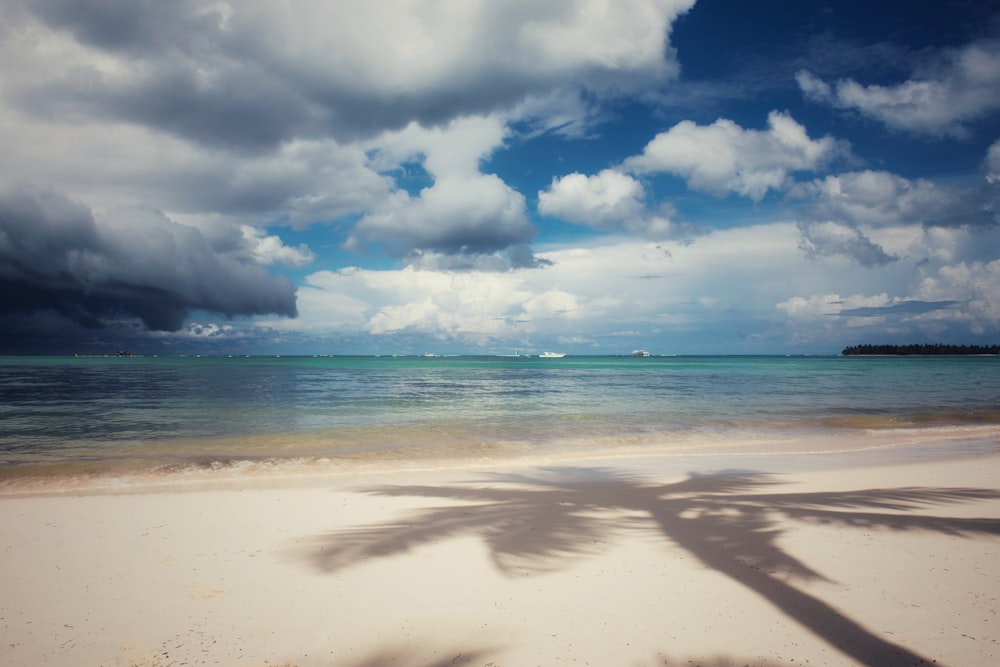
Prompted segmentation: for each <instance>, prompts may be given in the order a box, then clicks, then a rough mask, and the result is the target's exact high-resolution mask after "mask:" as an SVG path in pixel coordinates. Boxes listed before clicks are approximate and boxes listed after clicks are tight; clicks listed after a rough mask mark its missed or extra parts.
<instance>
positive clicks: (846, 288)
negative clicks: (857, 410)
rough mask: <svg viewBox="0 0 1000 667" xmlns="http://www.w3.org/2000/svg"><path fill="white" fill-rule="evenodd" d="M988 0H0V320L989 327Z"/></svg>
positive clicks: (141, 329)
mask: <svg viewBox="0 0 1000 667" xmlns="http://www.w3.org/2000/svg"><path fill="white" fill-rule="evenodd" d="M998 206H1000V8H998V7H997V5H996V3H995V2H991V1H981V2H977V1H975V0H940V1H936V2H923V1H920V0H880V2H855V1H853V0H829V1H828V2H822V1H816V2H802V1H801V0H761V1H760V2H744V1H742V0H697V1H695V0H575V1H571V0H548V1H546V2H537V1H536V0H437V1H431V0H379V1H378V2H351V1H348V0H339V1H333V2H330V1H326V0H288V1H287V2H280V3H279V2H273V1H272V0H230V1H225V0H204V1H203V0H175V1H172V2H160V1H159V0H0V353H3V354H22V353H31V354H39V353H53V354H67V353H69V354H72V353H79V354H102V353H106V352H109V351H114V350H117V349H127V350H130V351H133V352H135V353H139V354H163V355H167V354H394V353H396V354H420V353H424V352H432V353H437V354H510V353H514V352H519V353H521V354H537V353H539V352H542V351H554V352H563V353H567V354H628V353H629V352H631V351H632V350H634V349H640V348H641V349H646V350H649V351H650V352H652V353H653V354H836V353H838V352H839V351H840V350H841V349H842V348H843V347H845V346H848V345H856V344H862V343H925V342H932V343H965V344H987V343H988V344H995V343H997V342H998V341H1000V224H998V223H1000V208H998Z"/></svg>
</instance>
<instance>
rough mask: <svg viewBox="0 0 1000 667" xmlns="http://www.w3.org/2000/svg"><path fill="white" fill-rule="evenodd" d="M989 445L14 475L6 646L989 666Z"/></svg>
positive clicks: (143, 662) (3, 549) (71, 655)
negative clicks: (81, 477) (94, 482)
mask: <svg viewBox="0 0 1000 667" xmlns="http://www.w3.org/2000/svg"><path fill="white" fill-rule="evenodd" d="M976 443H978V444H977V446H975V447H972V446H971V444H972V443H969V444H970V447H969V448H968V449H967V450H965V451H964V453H961V454H959V455H957V456H952V457H951V458H950V459H949V458H948V457H947V456H945V454H944V453H943V452H942V446H943V449H945V450H948V449H952V450H953V449H954V446H953V445H954V441H951V442H949V441H940V442H936V443H935V441H934V440H933V439H929V440H926V441H925V442H922V443H920V444H917V445H912V444H911V445H907V446H904V447H902V448H898V447H897V448H895V449H894V448H892V447H889V448H869V449H856V450H854V451H847V452H842V453H835V454H806V455H802V454H798V455H797V454H787V453H776V454H772V455H767V456H762V455H754V454H750V455H746V454H739V453H732V452H729V453H715V454H711V455H706V456H700V457H685V456H676V457H669V456H668V457H657V456H640V457H630V456H620V457H612V458H607V457H605V458H601V457H591V458H590V459H587V458H580V459H576V460H573V461H566V460H562V461H560V460H551V461H547V460H533V461H530V462H527V463H525V462H522V461H512V460H509V461H505V462H503V463H502V464H497V463H495V462H494V463H492V464H489V465H483V466H482V467H478V468H477V467H461V466H456V467H452V468H424V469H415V468H413V469H403V468H399V467H382V468H381V469H377V468H371V469H368V470H365V471H358V472H356V473H352V474H343V475H334V476H326V477H302V476H298V477H295V476H293V477H291V478H289V479H288V480H285V481H283V482H281V483H277V482H278V480H276V479H274V478H270V479H265V480H264V483H260V484H257V483H254V482H253V480H251V479H249V478H245V477H244V478H243V479H242V480H241V482H242V483H241V484H236V485H231V484H228V483H224V484H219V483H217V482H218V480H216V482H215V483H212V484H208V485H205V486H201V487H200V488H199V487H198V485H191V484H176V485H173V486H171V485H166V486H161V487H158V488H153V487H144V489H143V490H142V492H136V491H135V490H133V491H130V492H127V493H120V492H118V491H114V490H112V491H103V492H87V493H71V492H67V493H62V494H47V495H46V494H35V495H23V496H10V495H8V496H5V497H0V525H3V526H4V531H3V534H2V537H0V567H2V568H3V571H4V572H7V573H8V581H7V582H6V583H5V589H6V590H5V595H4V596H3V599H2V600H0V626H2V627H3V629H4V630H3V631H4V641H5V647H4V649H5V650H4V651H3V652H0V665H10V666H11V667H14V665H18V666H20V665H26V664H46V665H53V666H56V667H59V666H62V665H65V666H66V667H70V666H73V667H77V666H79V665H85V666H94V667H112V666H118V665H129V666H138V667H167V665H181V664H184V663H185V662H186V663H188V664H220V665H231V666H236V665H250V666H251V667H263V666H264V665H289V666H294V667H319V666H320V665H324V666H328V665H338V666H344V667H373V666H379V667H381V666H388V665H403V666H404V667H437V666H439V665H451V664H466V665H476V666H479V667H485V666H486V665H493V666H499V665H503V666H505V667H507V666H511V665H529V664H531V665H534V664H545V665H549V664H561V663H573V662H576V663H577V664H587V663H588V662H589V664H594V665H619V664H621V665H633V664H635V665H653V664H657V665H663V664H668V665H680V664H688V661H691V662H693V663H694V664H701V665H716V666H717V667H721V666H722V665H729V664H740V665H743V664H747V665H761V666H763V665H769V666H773V665H791V664H801V663H804V662H808V663H809V664H812V665H843V664H911V663H913V662H915V661H917V662H919V660H926V661H927V662H931V661H936V662H937V664H951V665H974V666H975V665H990V664H995V663H996V661H997V659H998V657H1000V623H998V622H997V621H998V619H997V614H998V610H1000V575H998V574H997V572H996V563H997V562H998V559H1000V453H998V451H997V441H996V439H995V435H994V436H993V438H992V439H990V438H985V439H984V438H980V439H979V440H977V441H976ZM859 444H864V443H859ZM91 491H94V490H93V489H92V490H91ZM15 575H16V576H15Z"/></svg>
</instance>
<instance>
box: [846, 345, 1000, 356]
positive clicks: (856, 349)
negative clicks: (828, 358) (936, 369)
mask: <svg viewBox="0 0 1000 667" xmlns="http://www.w3.org/2000/svg"><path fill="white" fill-rule="evenodd" d="M841 354H842V355H844V356H845V357H852V356H853V357H857V356H864V355H900V356H904V355H925V356H935V355H963V354H965V355H978V354H1000V345H943V344H941V343H930V344H926V343H925V344H917V343H914V344H910V345H852V346H850V347H845V348H844V349H843V351H842V352H841Z"/></svg>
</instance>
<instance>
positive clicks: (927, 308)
mask: <svg viewBox="0 0 1000 667" xmlns="http://www.w3.org/2000/svg"><path fill="white" fill-rule="evenodd" d="M961 303H962V302H961V301H901V302H899V303H894V304H892V305H891V306H862V307H860V308H848V309H846V310H842V311H840V315H844V316H848V317H876V316H880V315H922V314H923V313H930V312H933V311H935V310H947V309H949V308H954V307H955V306H959V305H961Z"/></svg>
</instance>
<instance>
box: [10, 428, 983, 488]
mask: <svg viewBox="0 0 1000 667" xmlns="http://www.w3.org/2000/svg"><path fill="white" fill-rule="evenodd" d="M997 452H1000V426H998V425H975V426H973V425H963V426H953V425H951V426H948V425H941V426H930V427H927V426H923V427H910V426H901V427H896V428H881V429H844V430H835V429H829V430H815V431H810V432H807V433H804V432H792V433H789V434H785V435H783V436H782V435H780V433H779V432H778V431H772V432H769V433H759V434H756V435H755V436H753V437H744V438H743V439H732V438H720V439H718V440H715V441H710V440H708V439H707V438H706V439H696V440H692V441H688V442H685V441H680V442H673V441H672V442H664V443H661V444H658V445H657V444H652V443H651V442H642V441H640V442H639V443H638V444H636V443H631V444H629V443H616V444H614V445H604V446H600V445H597V446H595V445H593V444H591V445H588V446H583V447H580V446H577V447H565V446H564V447H552V448H548V449H547V448H538V447H533V446H532V444H531V443H518V444H515V445H513V446H512V445H511V444H510V443H507V444H505V445H502V446H491V445H489V444H479V445H474V446H468V447H464V448H460V449H456V450H455V453H454V454H449V455H446V456H442V455H441V454H440V453H439V452H438V450H437V449H434V450H427V449H423V448H420V447H417V448H412V449H394V450H393V449H390V450H373V451H370V452H354V453H348V454H343V455H339V456H338V455H317V456H280V457H273V456H267V455H262V454H257V455H254V456H242V457H241V456H238V455H236V454H234V455H233V456H231V457H227V458H226V459H222V460H220V459H217V458H206V459H204V460H199V461H192V462H189V463H178V462H171V463H153V464H150V463H149V462H148V461H145V460H143V459H137V460H125V461H122V460H109V461H103V462H102V461H85V462H83V463H80V464H72V463H67V464H53V465H47V466H44V465H43V466H23V467H19V466H14V467H8V468H6V469H0V499H3V498H7V497H29V496H49V495H54V496H58V495H94V494H96V495H100V494H107V493H110V494H141V493H147V492H157V491H172V492H185V491H199V490H206V489H212V488H219V489H234V488H241V487H243V486H251V487H255V488H266V487H268V486H281V487H286V486H296V485H308V484H312V483H319V484H322V483H325V482H326V481H328V480H340V479H345V478H350V477H352V476H358V475H362V476H363V475H366V474H391V473H393V472H438V473H444V474H446V473H448V472H450V471H463V470H490V469H505V468H518V467H540V466H546V465H575V464H580V463H582V464H586V463H587V462H591V461H599V462H606V463H609V464H615V463H624V464H628V463H629V462H630V461H656V460H663V461H672V462H681V461H685V460H690V461H691V463H690V465H692V466H694V467H704V466H705V465H710V462H711V461H712V460H713V459H728V460H740V461H743V463H741V465H750V464H751V463H754V462H756V461H763V460H770V461H769V465H770V466H771V467H778V468H780V469H781V470H794V471H798V470H802V471H808V470H812V469H816V468H825V467H829V466H830V465H835V466H839V467H850V468H853V467H859V466H862V467H863V466H871V465H878V464H880V463H889V462H900V463H906V462H908V461H912V460H927V459H929V458H934V459H937V460H942V461H947V460H952V459H954V458H956V457H968V456H981V455H989V454H991V453H997Z"/></svg>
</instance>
